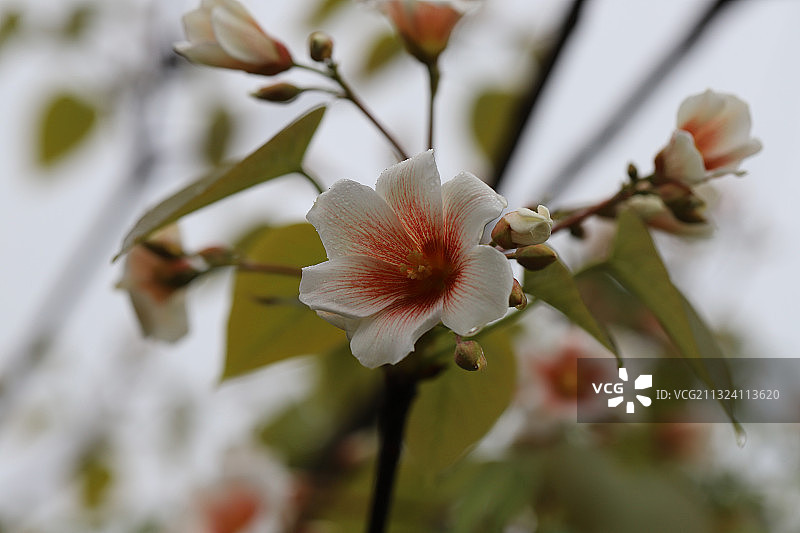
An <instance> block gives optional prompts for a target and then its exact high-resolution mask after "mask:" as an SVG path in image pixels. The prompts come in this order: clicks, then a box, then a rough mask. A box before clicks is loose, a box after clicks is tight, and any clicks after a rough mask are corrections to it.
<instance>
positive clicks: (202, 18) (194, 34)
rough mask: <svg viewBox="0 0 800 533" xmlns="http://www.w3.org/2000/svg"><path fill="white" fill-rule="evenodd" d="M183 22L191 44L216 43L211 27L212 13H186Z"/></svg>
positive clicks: (204, 11) (201, 11)
mask: <svg viewBox="0 0 800 533" xmlns="http://www.w3.org/2000/svg"><path fill="white" fill-rule="evenodd" d="M181 20H182V21H183V30H184V32H186V39H188V40H189V42H191V43H194V44H199V43H213V42H216V38H215V37H214V29H213V28H212V27H211V13H210V12H209V11H208V10H206V9H202V8H201V9H195V10H194V11H190V12H188V13H186V14H185V15H184V16H183V18H182V19H181Z"/></svg>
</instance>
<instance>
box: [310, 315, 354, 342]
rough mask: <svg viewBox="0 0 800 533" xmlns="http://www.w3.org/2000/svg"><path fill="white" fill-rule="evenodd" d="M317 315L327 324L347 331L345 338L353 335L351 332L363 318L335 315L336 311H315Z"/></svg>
mask: <svg viewBox="0 0 800 533" xmlns="http://www.w3.org/2000/svg"><path fill="white" fill-rule="evenodd" d="M317 315H318V316H319V317H320V318H321V319H323V320H324V321H325V322H327V323H328V324H330V325H332V326H334V327H337V328H339V329H343V330H344V331H345V332H346V333H347V338H348V339H351V338H352V337H353V332H355V330H356V329H358V326H359V324H361V321H362V320H364V319H363V318H350V317H347V316H344V315H337V314H336V313H329V312H328V311H317Z"/></svg>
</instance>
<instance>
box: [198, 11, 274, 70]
mask: <svg viewBox="0 0 800 533" xmlns="http://www.w3.org/2000/svg"><path fill="white" fill-rule="evenodd" d="M248 18H249V17H248ZM211 24H212V26H213V28H214V35H215V36H216V38H217V42H218V43H219V44H220V46H222V48H223V50H225V51H226V52H227V53H228V54H230V55H231V56H232V57H234V58H236V59H238V60H240V61H244V62H245V63H249V64H251V65H261V64H269V63H275V62H277V61H278V60H279V59H280V55H279V54H278V49H277V48H276V46H275V44H274V43H273V41H272V39H270V38H269V37H267V35H266V34H265V33H264V32H263V31H262V30H261V28H259V27H258V25H257V24H255V22H252V19H250V20H247V19H243V18H241V17H239V16H237V15H236V13H234V12H232V11H229V10H228V9H225V8H223V7H215V8H214V9H213V10H212V11H211Z"/></svg>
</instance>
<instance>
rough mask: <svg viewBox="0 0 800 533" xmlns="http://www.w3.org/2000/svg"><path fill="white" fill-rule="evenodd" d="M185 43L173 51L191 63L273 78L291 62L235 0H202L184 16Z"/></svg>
mask: <svg viewBox="0 0 800 533" xmlns="http://www.w3.org/2000/svg"><path fill="white" fill-rule="evenodd" d="M183 26H184V30H185V32H186V41H185V42H181V43H177V44H176V45H175V51H176V52H177V53H179V54H181V55H182V56H184V57H185V58H186V59H188V60H189V61H192V62H193V63H199V64H203V65H208V66H211V67H220V68H230V69H236V70H243V71H245V72H249V73H251V74H261V75H264V76H274V75H275V74H278V73H280V72H283V71H284V70H288V69H290V68H291V67H292V66H293V65H294V62H293V61H292V56H291V54H290V53H289V51H288V50H287V49H286V46H284V44H283V43H282V42H280V41H278V40H276V39H273V38H272V37H270V36H269V35H267V34H266V33H265V32H264V30H262V29H261V27H260V26H259V25H258V23H257V22H256V21H255V19H253V17H252V16H251V15H250V13H248V12H247V10H246V9H245V8H244V6H243V5H242V4H240V3H239V2H238V1H237V0H203V2H202V3H201V5H200V7H199V8H197V9H195V10H194V11H190V12H189V13H187V14H186V15H184V16H183Z"/></svg>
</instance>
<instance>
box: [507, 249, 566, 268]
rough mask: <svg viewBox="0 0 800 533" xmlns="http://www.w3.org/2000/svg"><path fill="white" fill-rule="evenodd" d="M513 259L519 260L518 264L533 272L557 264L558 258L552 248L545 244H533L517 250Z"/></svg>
mask: <svg viewBox="0 0 800 533" xmlns="http://www.w3.org/2000/svg"><path fill="white" fill-rule="evenodd" d="M513 257H514V259H516V260H517V263H519V264H520V265H522V266H523V267H525V268H527V269H528V270H533V271H536V270H542V269H544V268H545V267H547V266H548V265H551V264H552V263H555V261H556V259H558V256H557V255H556V253H555V252H554V251H553V250H552V248H549V247H547V246H545V245H544V244H532V245H530V246H523V247H522V248H517V251H516V252H514V256H513Z"/></svg>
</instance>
